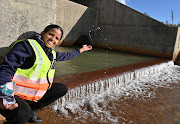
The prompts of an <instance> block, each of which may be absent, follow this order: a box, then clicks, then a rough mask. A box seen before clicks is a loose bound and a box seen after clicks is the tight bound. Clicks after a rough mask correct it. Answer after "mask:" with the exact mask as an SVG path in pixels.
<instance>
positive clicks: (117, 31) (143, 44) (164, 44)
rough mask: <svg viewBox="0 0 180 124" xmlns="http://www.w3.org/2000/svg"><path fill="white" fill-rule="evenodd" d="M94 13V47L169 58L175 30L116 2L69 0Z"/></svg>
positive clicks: (173, 44) (173, 43)
mask: <svg viewBox="0 0 180 124" xmlns="http://www.w3.org/2000/svg"><path fill="white" fill-rule="evenodd" d="M72 1H74V2H77V3H80V4H83V5H86V6H88V7H91V8H94V9H95V10H97V15H98V17H97V18H98V19H97V20H98V21H97V23H96V28H97V27H100V28H101V29H102V31H103V36H104V37H103V36H102V35H101V34H102V32H100V31H96V32H94V34H92V35H93V36H92V38H93V45H94V46H99V47H105V48H113V49H117V50H123V51H128V52H135V53H141V54H146V55H153V56H160V57H166V58H172V56H173V52H174V46H175V41H176V36H177V27H168V26H166V25H164V24H162V23H161V22H159V21H157V20H155V19H153V18H150V17H148V16H146V15H144V14H142V13H140V12H138V11H136V10H134V9H131V8H129V7H127V6H125V5H123V4H121V3H119V2H117V1H115V0H72Z"/></svg>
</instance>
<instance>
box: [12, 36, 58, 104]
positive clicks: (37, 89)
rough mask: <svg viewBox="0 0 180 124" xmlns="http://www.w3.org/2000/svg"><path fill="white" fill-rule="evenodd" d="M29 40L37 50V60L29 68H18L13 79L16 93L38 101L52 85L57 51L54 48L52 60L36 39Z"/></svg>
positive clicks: (23, 97)
mask: <svg viewBox="0 0 180 124" xmlns="http://www.w3.org/2000/svg"><path fill="white" fill-rule="evenodd" d="M28 41H29V43H30V45H31V46H32V48H33V50H34V52H35V56H36V60H35V62H34V65H33V66H32V67H31V68H29V69H21V68H18V69H17V70H16V73H15V74H14V77H13V79H12V81H13V82H15V83H16V86H15V87H14V94H15V95H18V96H19V97H21V98H22V99H25V100H29V101H35V102H37V101H38V100H40V99H41V98H42V97H43V95H44V94H45V93H46V91H47V90H48V87H49V88H50V87H51V85H52V82H53V78H54V73H55V68H54V67H53V66H54V64H55V59H56V52H55V51H54V50H52V54H53V61H52V62H51V61H50V60H49V58H48V56H47V55H46V53H45V52H44V50H43V49H42V47H41V46H40V44H39V43H38V42H37V41H36V40H32V39H28ZM17 42H20V41H17Z"/></svg>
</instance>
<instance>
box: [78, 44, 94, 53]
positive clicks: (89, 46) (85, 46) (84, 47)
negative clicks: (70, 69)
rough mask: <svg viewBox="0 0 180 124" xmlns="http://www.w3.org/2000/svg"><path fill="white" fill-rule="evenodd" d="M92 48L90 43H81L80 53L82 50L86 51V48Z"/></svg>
mask: <svg viewBox="0 0 180 124" xmlns="http://www.w3.org/2000/svg"><path fill="white" fill-rule="evenodd" d="M91 49H92V46H91V45H87V44H85V45H83V47H82V48H80V53H82V52H84V51H88V50H91Z"/></svg>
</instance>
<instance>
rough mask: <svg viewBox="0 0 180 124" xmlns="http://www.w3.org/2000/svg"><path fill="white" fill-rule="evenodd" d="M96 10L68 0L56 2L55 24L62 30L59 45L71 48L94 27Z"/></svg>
mask: <svg viewBox="0 0 180 124" xmlns="http://www.w3.org/2000/svg"><path fill="white" fill-rule="evenodd" d="M95 20H96V10H95V9H92V8H88V7H86V6H84V5H80V4H77V3H75V2H72V1H69V0H57V11H56V23H57V24H58V25H61V26H62V28H63V29H64V37H63V42H62V44H61V45H66V46H71V45H73V44H74V43H75V42H76V41H77V39H78V38H79V37H80V36H81V35H88V33H89V28H90V27H91V26H92V25H95Z"/></svg>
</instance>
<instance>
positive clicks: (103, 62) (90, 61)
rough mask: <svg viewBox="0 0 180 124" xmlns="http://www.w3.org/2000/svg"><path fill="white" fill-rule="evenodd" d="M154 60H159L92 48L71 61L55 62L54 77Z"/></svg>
mask: <svg viewBox="0 0 180 124" xmlns="http://www.w3.org/2000/svg"><path fill="white" fill-rule="evenodd" d="M77 48H81V46H73V47H56V48H55V50H56V51H60V52H68V51H72V50H75V49H77ZM155 59H159V58H157V57H152V56H144V55H139V54H132V53H127V52H121V51H116V50H112V49H102V48H96V47H93V49H92V50H91V51H86V52H83V53H82V54H81V55H80V56H78V57H76V58H74V59H72V60H67V61H62V62H57V63H56V74H55V76H56V77H60V76H65V75H70V74H76V73H84V72H89V71H95V70H101V69H106V68H111V67H119V66H123V65H128V64H134V63H139V62H146V61H152V60H155Z"/></svg>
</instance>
